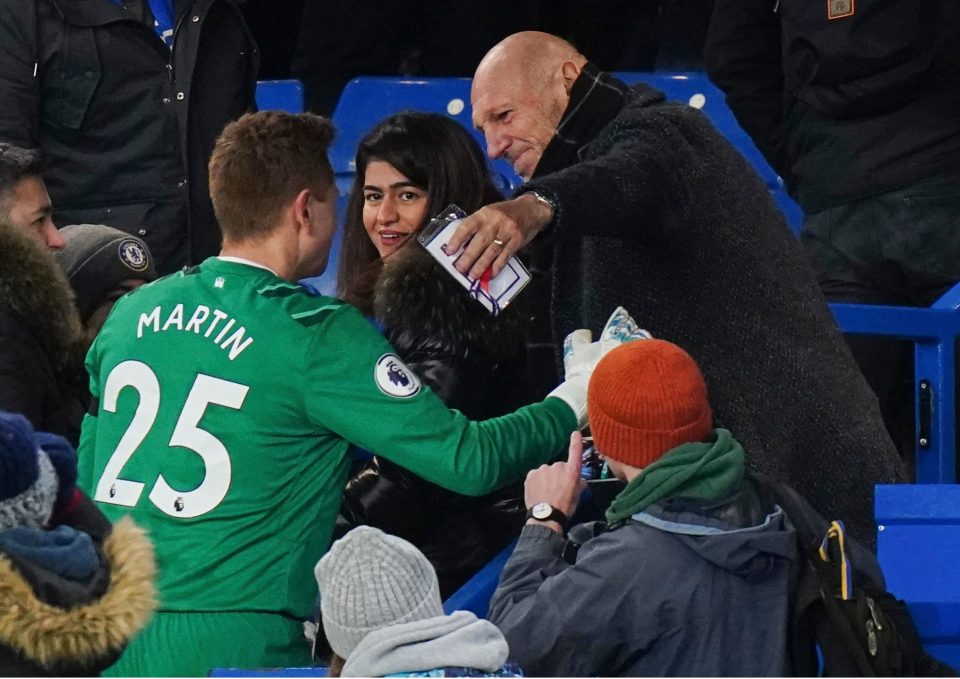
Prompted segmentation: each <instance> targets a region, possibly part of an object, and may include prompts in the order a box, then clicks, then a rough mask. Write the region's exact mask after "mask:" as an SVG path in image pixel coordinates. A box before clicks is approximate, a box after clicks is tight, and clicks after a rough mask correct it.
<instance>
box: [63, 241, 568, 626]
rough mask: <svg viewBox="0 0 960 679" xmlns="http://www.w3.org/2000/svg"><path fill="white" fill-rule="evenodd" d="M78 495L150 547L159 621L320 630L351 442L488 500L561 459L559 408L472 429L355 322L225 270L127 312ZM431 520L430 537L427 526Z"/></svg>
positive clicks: (112, 331) (303, 295)
mask: <svg viewBox="0 0 960 679" xmlns="http://www.w3.org/2000/svg"><path fill="white" fill-rule="evenodd" d="M87 369H88V371H89V373H90V388H91V392H92V394H93V397H94V399H95V400H96V403H97V407H96V411H97V413H96V415H92V414H91V415H88V416H87V418H86V420H85V421H84V425H83V434H82V438H81V442H80V449H79V458H80V471H79V482H80V485H81V487H82V488H83V489H84V490H86V491H87V492H88V493H89V494H90V495H92V496H93V498H94V499H95V500H96V501H97V502H98V503H99V505H100V507H101V508H102V509H103V511H104V512H105V513H106V515H107V516H108V517H109V518H111V519H113V520H115V519H117V518H119V517H120V516H121V515H123V514H128V513H129V514H132V515H133V516H134V518H135V520H137V521H138V522H139V523H140V524H141V525H143V526H145V527H146V528H147V529H148V530H149V531H150V533H151V534H152V537H153V539H154V542H155V544H156V550H157V561H158V565H159V569H160V572H159V589H160V598H161V609H162V610H166V611H275V612H282V613H287V614H290V615H294V616H301V617H303V616H306V615H307V614H308V612H309V611H310V610H311V607H312V604H313V601H314V596H315V593H316V585H315V583H314V580H313V566H314V564H315V563H316V561H317V559H318V558H319V557H320V556H322V555H323V553H324V551H325V550H326V549H327V546H328V544H329V541H330V536H331V532H332V529H333V524H334V518H335V515H336V512H337V510H338V508H339V505H340V496H341V491H342V489H343V487H344V484H345V482H346V478H347V473H348V467H349V461H348V455H347V450H348V446H349V445H350V444H351V443H353V444H356V445H358V446H361V447H363V448H366V449H368V450H370V451H373V452H375V453H376V454H378V455H382V456H383V457H385V458H387V459H390V460H392V461H394V462H396V463H398V464H400V465H402V466H404V467H406V468H408V469H410V470H411V471H413V472H415V473H416V474H419V475H420V476H422V477H424V478H425V479H428V480H429V481H432V482H434V483H437V484H439V485H441V486H444V487H447V488H450V489H451V490H454V491H457V492H460V493H465V494H471V495H479V494H483V493H487V492H489V491H491V490H493V489H495V488H496V487H498V486H500V485H503V484H504V483H507V482H509V481H513V480H517V479H519V478H521V477H522V475H523V473H524V472H525V471H526V470H528V469H530V468H532V467H534V466H537V465H539V464H541V463H543V462H546V461H548V460H549V459H551V457H553V456H554V455H555V454H556V453H557V452H559V451H561V450H563V448H564V447H565V445H566V441H567V437H568V435H569V433H570V432H571V431H572V430H573V429H574V428H575V427H576V418H575V416H574V414H573V412H572V411H571V410H570V408H569V407H568V406H567V405H566V404H565V403H564V402H563V401H561V400H559V399H554V398H548V399H546V400H545V401H544V402H542V403H538V404H535V405H532V406H527V407H526V408H523V409H521V410H519V411H517V412H516V413H513V414H511V415H507V416H505V417H501V418H497V419H493V420H487V421H485V422H479V423H478V422H471V421H470V420H468V419H466V418H465V417H464V416H463V415H462V414H460V413H458V412H457V411H452V410H449V409H448V408H447V407H446V406H445V405H444V404H443V403H442V402H441V401H440V399H439V398H438V397H437V396H436V395H435V394H433V393H432V392H431V391H430V389H429V388H427V387H425V386H422V385H421V383H420V381H419V380H418V379H417V377H416V375H415V374H414V373H412V372H411V371H410V370H409V369H408V368H407V367H406V366H404V365H403V363H402V362H401V361H400V359H399V358H397V356H396V355H395V354H394V353H393V350H392V348H391V347H390V345H389V344H388V343H387V342H386V341H385V340H384V339H383V337H382V336H381V335H380V334H379V333H378V332H377V331H376V330H375V329H374V328H373V326H372V325H371V324H370V323H369V322H368V321H367V320H366V319H365V318H363V317H362V316H361V315H360V314H359V312H357V310H356V309H354V308H353V307H351V306H350V305H348V304H344V303H342V302H339V301H337V300H334V299H330V298H327V297H320V296H315V295H312V294H310V293H309V292H307V291H306V290H304V289H303V288H301V287H299V286H296V285H293V284H291V283H288V282H286V281H284V280H282V279H280V278H278V277H277V276H275V275H274V274H273V273H271V272H270V271H268V270H266V269H263V268H260V267H258V266H254V265H252V264H251V263H244V262H242V261H237V260H228V259H219V258H211V259H208V260H206V261H205V262H203V264H201V265H200V266H198V267H194V268H192V269H190V270H187V271H185V272H181V273H177V274H173V275H171V276H168V277H166V278H164V279H162V280H160V281H157V282H155V283H152V284H149V285H145V286H143V287H141V288H139V289H138V290H136V291H134V292H132V293H130V294H128V295H127V296H125V297H124V298H122V299H121V300H120V301H119V302H118V303H117V305H116V307H115V308H114V310H113V312H112V313H111V315H110V317H109V319H108V321H107V323H106V324H105V326H104V327H103V329H102V330H101V332H100V334H99V335H98V336H97V339H96V341H95V342H94V344H93V346H92V347H91V349H90V353H89V354H88V356H87ZM424 520H429V517H425V519H424Z"/></svg>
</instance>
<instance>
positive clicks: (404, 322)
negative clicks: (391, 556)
mask: <svg viewBox="0 0 960 679" xmlns="http://www.w3.org/2000/svg"><path fill="white" fill-rule="evenodd" d="M356 165H357V175H356V180H355V182H354V186H353V193H352V194H351V197H350V202H349V206H348V208H347V215H346V223H345V230H344V235H343V243H342V246H341V251H340V262H339V269H338V288H339V294H340V296H341V297H343V298H344V299H347V300H348V301H350V302H352V303H354V304H355V305H356V306H358V307H359V308H360V309H361V310H362V311H364V312H365V313H367V314H369V315H371V316H372V317H373V318H374V319H375V320H376V322H377V323H378V324H380V325H381V327H382V328H383V330H384V333H385V334H386V336H387V339H389V340H390V343H391V344H393V346H394V347H395V349H396V350H397V353H398V355H399V356H400V358H401V359H402V360H403V361H404V362H405V363H406V364H407V365H408V366H409V367H410V368H411V369H412V370H413V371H414V372H416V373H417V375H418V376H419V377H420V379H421V380H422V381H423V382H424V383H426V384H428V385H429V386H430V387H431V388H432V389H433V390H434V391H435V392H436V393H437V394H438V395H439V396H440V398H442V399H443V400H444V402H445V403H446V404H447V405H449V406H450V407H452V408H456V409H458V410H460V411H461V412H463V413H464V414H465V415H466V416H467V417H469V418H471V419H475V420H483V419H487V418H490V417H495V416H498V415H502V414H505V413H509V412H512V411H513V410H515V409H516V408H518V407H520V406H521V405H524V404H525V403H527V399H526V381H525V377H524V375H525V364H526V362H525V347H524V338H523V333H522V330H521V327H520V319H519V316H518V314H517V312H516V309H515V308H513V307H508V308H507V309H506V310H504V312H503V313H501V314H500V315H499V316H491V315H490V313H489V312H487V310H486V309H485V308H484V307H483V306H481V305H480V304H479V303H478V302H477V301H476V300H473V299H471V298H470V296H469V294H468V293H467V291H466V290H464V289H463V288H462V287H461V286H460V285H459V284H458V283H457V282H456V281H455V280H454V279H453V278H452V277H451V276H450V275H449V274H448V273H447V272H445V271H444V270H443V269H442V268H441V267H440V265H439V264H437V263H436V262H435V261H434V260H433V258H432V257H431V256H430V255H429V254H428V253H427V252H426V251H425V250H424V249H423V248H422V247H421V246H420V245H419V244H418V243H417V242H416V239H415V235H416V234H417V233H418V232H419V231H420V230H421V229H422V228H423V227H424V226H425V225H426V223H427V222H428V221H429V219H430V218H431V217H432V216H434V215H436V214H438V213H440V212H441V211H442V210H443V209H444V208H445V207H446V206H447V205H450V204H451V203H455V204H457V205H459V206H460V207H461V208H463V209H464V210H466V211H467V212H468V213H471V212H473V211H475V210H477V209H479V208H480V207H482V206H483V205H486V204H487V203H491V202H494V201H497V200H501V196H500V194H499V193H498V192H497V190H496V188H495V187H494V185H493V183H492V181H491V178H490V174H489V170H488V169H487V163H486V159H485V158H484V156H483V153H482V151H481V150H480V148H479V147H478V146H477V144H476V142H475V141H474V140H473V138H472V137H471V136H470V134H469V132H467V130H465V129H464V128H463V127H462V126H460V125H459V124H458V123H456V122H455V121H453V120H451V119H449V118H446V117H444V116H441V115H435V114H427V113H401V114H397V115H394V116H391V117H389V118H387V119H385V120H383V121H381V122H380V123H379V124H378V125H377V126H376V127H375V128H374V129H373V130H372V131H371V132H370V133H369V134H368V135H367V136H366V137H365V138H364V139H363V140H362V141H361V143H360V146H359V149H358V151H357V161H356ZM524 514H525V510H524V506H523V500H522V488H521V487H520V486H519V485H516V486H511V487H508V488H506V489H503V490H501V491H498V492H497V493H494V494H492V495H488V496H485V497H480V498H470V497H466V496H462V495H458V494H456V493H452V492H450V491H448V490H445V489H443V488H440V487H439V486H436V485H434V484H431V483H429V482H427V481H425V480H424V479H422V478H420V477H418V476H416V475H414V474H412V473H410V472H408V471H406V470H404V469H402V468H400V467H398V466H397V465H395V464H392V463H390V462H389V461H387V460H383V459H379V458H373V459H372V460H371V461H369V462H368V463H367V464H366V465H365V466H364V467H363V468H362V469H361V471H360V472H359V473H358V474H357V475H356V476H354V477H353V478H352V479H351V480H350V481H349V483H348V485H347V488H346V490H345V492H344V498H343V507H342V510H341V517H340V521H339V522H338V533H342V531H345V530H346V529H349V528H350V527H352V526H355V525H359V524H367V525H372V526H376V527H378V528H381V529H382V530H384V531H386V532H388V533H392V534H394V535H397V536H399V537H402V538H404V539H406V540H409V541H410V542H412V543H413V544H415V545H416V546H417V547H419V548H420V549H421V550H422V551H423V552H424V553H425V554H426V555H427V557H428V558H429V559H430V561H431V562H432V563H433V565H434V567H435V568H436V569H437V573H438V577H439V581H440V589H441V593H442V595H443V597H444V598H446V597H447V596H449V595H450V594H451V593H453V592H454V591H456V589H457V588H458V587H459V586H460V585H462V584H463V583H464V582H465V581H466V580H467V579H468V578H469V577H470V576H471V575H472V574H473V573H475V572H476V571H477V570H478V569H479V568H480V567H482V566H483V564H484V563H486V562H487V561H488V560H489V559H490V558H492V557H493V556H494V555H495V554H496V553H497V552H498V551H499V550H501V549H502V548H503V547H504V546H505V545H506V544H507V543H508V542H509V541H510V539H511V538H512V537H513V536H514V535H515V534H516V533H517V532H518V531H519V528H520V526H521V524H522V523H523V519H524Z"/></svg>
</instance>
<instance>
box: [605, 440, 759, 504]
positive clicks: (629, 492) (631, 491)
mask: <svg viewBox="0 0 960 679" xmlns="http://www.w3.org/2000/svg"><path fill="white" fill-rule="evenodd" d="M714 436H715V438H714V439H713V440H711V441H707V442H705V443H701V442H695V443H684V444H683V445H680V446H677V447H676V448H672V449H670V450H668V451H667V452H666V453H664V455H663V457H661V458H660V459H659V460H657V461H656V462H654V463H653V464H651V465H649V466H648V467H646V468H645V469H644V470H643V471H641V472H640V473H639V474H637V476H636V477H634V479H633V480H632V481H630V483H628V484H627V487H626V488H624V489H623V490H622V491H620V493H619V494H618V495H617V497H615V498H614V499H613V502H612V503H611V504H610V508H609V509H607V521H608V522H610V523H613V522H614V521H621V520H623V519H626V518H629V517H631V516H633V515H634V514H636V513H637V512H640V511H643V510H644V509H646V508H647V507H649V506H650V505H652V504H653V503H654V502H657V501H658V500H662V499H663V498H665V497H689V498H697V499H703V500H722V499H723V498H725V497H730V496H731V495H733V494H734V493H735V492H736V490H737V489H738V488H739V487H740V482H741V481H742V480H743V447H742V446H741V445H740V444H739V443H738V442H737V441H736V439H734V438H733V436H732V435H731V434H730V432H729V431H727V430H726V429H715V430H714Z"/></svg>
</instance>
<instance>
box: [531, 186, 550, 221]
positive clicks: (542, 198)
mask: <svg viewBox="0 0 960 679" xmlns="http://www.w3.org/2000/svg"><path fill="white" fill-rule="evenodd" d="M527 193H529V194H530V195H531V196H533V197H534V199H535V200H536V201H537V202H538V203H543V204H544V205H546V206H547V207H548V208H550V219H551V221H552V220H554V219H556V218H557V203H556V201H553V200H550V199H549V198H547V197H546V196H543V195H541V194H539V193H537V192H536V191H527Z"/></svg>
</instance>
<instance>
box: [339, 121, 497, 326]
mask: <svg viewBox="0 0 960 679" xmlns="http://www.w3.org/2000/svg"><path fill="white" fill-rule="evenodd" d="M375 160H380V161H383V162H385V163H389V164H390V165H392V166H393V167H394V168H395V169H396V170H397V172H399V173H400V174H402V175H404V176H405V177H406V178H407V179H409V180H410V181H412V182H413V183H414V184H416V185H417V186H419V187H421V188H422V189H424V190H425V191H426V192H427V213H426V219H425V220H424V223H423V224H420V226H419V227H418V228H423V227H424V226H425V225H426V223H427V222H428V221H429V220H430V219H431V218H432V217H433V216H435V215H437V214H438V213H439V212H440V211H441V210H442V209H443V208H445V207H446V206H447V205H450V204H451V203H456V204H457V205H459V206H460V207H461V208H463V209H464V210H466V212H467V214H470V213H472V212H475V211H476V210H478V209H480V208H481V207H483V206H484V205H486V204H488V203H493V202H496V201H498V200H503V196H502V195H501V194H500V192H499V191H497V189H496V187H495V186H494V184H493V180H492V178H491V176H490V169H489V167H488V165H487V160H486V158H485V157H484V155H483V151H482V150H481V149H480V147H479V146H478V145H477V143H476V141H474V139H473V137H472V136H471V135H470V132H468V131H467V130H466V129H465V128H464V127H463V126H462V125H460V124H459V123H458V122H456V121H455V120H453V119H451V118H448V117H446V116H443V115H439V114H436V113H418V112H413V111H407V112H404V113H397V114H395V115H392V116H390V117H389V118H385V119H384V120H382V121H380V122H379V123H377V125H376V127H374V128H373V129H372V130H371V131H370V132H369V133H368V134H367V136H365V137H364V138H363V140H362V141H361V142H360V146H359V148H358V149H357V174H356V177H355V179H354V182H353V189H352V190H351V193H350V201H349V203H348V204H347V215H346V219H345V220H344V231H343V240H342V241H341V244H340V259H339V263H338V269H337V292H338V295H339V296H340V297H341V298H342V299H346V300H347V301H349V302H351V303H353V304H354V305H356V306H357V307H359V308H360V310H361V311H363V312H365V313H370V306H371V298H372V293H373V286H374V284H375V283H376V279H377V276H378V275H379V271H380V267H381V262H380V255H379V253H378V252H377V249H376V247H374V245H373V243H372V242H371V241H370V238H369V236H367V232H366V229H364V226H363V200H364V197H363V186H364V180H365V178H366V173H367V165H369V164H370V163H371V162H372V161H375ZM412 240H413V239H412V238H410V239H409V240H408V242H407V244H408V245H409V243H410V241H412Z"/></svg>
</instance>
